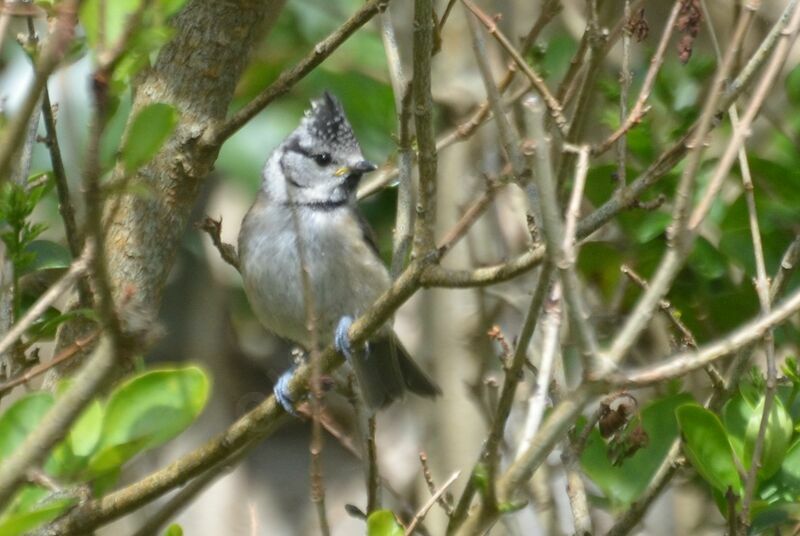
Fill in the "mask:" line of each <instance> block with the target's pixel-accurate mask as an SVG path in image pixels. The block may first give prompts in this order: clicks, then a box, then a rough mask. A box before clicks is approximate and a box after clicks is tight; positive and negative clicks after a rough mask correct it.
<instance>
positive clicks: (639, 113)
mask: <svg viewBox="0 0 800 536" xmlns="http://www.w3.org/2000/svg"><path fill="white" fill-rule="evenodd" d="M683 2H684V0H676V1H675V4H674V5H673V6H672V11H670V13H669V17H668V18H667V22H666V24H665V25H664V31H663V33H662V34H661V40H660V41H659V42H658V46H657V47H656V51H655V53H654V54H653V57H652V58H651V59H650V68H649V69H648V70H647V74H646V75H645V77H644V83H642V89H640V90H639V97H638V98H637V99H636V104H634V105H633V109H631V112H630V113H629V114H628V115H627V117H626V118H625V120H624V121H623V123H622V125H620V127H619V128H618V129H617V130H615V131H614V132H613V133H612V134H611V135H610V136H609V137H608V138H606V139H605V140H604V141H603V142H602V143H600V144H599V145H597V146H595V147H593V148H592V154H593V155H601V154H603V153H604V152H606V151H608V150H609V149H610V148H611V147H612V146H613V145H614V144H615V143H616V142H617V140H619V139H620V138H621V137H622V136H624V135H625V134H626V133H627V132H628V131H629V130H630V129H631V128H632V127H634V126H635V125H636V124H637V123H639V121H641V119H642V117H643V116H644V114H645V113H647V111H648V107H647V100H648V99H649V98H650V93H651V92H652V91H653V86H654V85H655V82H656V77H657V75H658V71H660V70H661V65H662V64H663V63H664V55H665V53H666V51H667V45H668V44H669V40H670V37H672V31H673V29H674V28H675V21H677V20H678V13H679V12H680V10H681V6H682V5H683ZM626 6H627V4H626ZM625 76H626V75H625V74H623V80H625V79H626V78H625ZM627 76H630V75H627ZM623 87H625V88H627V86H626V85H623ZM623 95H624V93H623Z"/></svg>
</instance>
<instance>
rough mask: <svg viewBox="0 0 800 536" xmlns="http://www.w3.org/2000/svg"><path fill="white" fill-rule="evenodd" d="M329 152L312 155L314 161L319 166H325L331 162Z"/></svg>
mask: <svg viewBox="0 0 800 536" xmlns="http://www.w3.org/2000/svg"><path fill="white" fill-rule="evenodd" d="M331 160H332V159H331V154H330V153H320V154H315V155H314V162H316V163H317V165H320V166H327V165H328V164H330V163H331Z"/></svg>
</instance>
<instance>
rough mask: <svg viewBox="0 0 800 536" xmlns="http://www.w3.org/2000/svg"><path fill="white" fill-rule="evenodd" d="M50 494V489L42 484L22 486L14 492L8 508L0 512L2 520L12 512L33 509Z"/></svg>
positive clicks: (16, 512) (17, 512)
mask: <svg viewBox="0 0 800 536" xmlns="http://www.w3.org/2000/svg"><path fill="white" fill-rule="evenodd" d="M49 494H50V491H48V490H46V489H45V488H43V487H41V486H34V485H31V484H26V485H24V486H22V487H21V488H20V489H19V491H17V493H15V494H14V496H13V498H12V499H11V502H10V503H9V504H8V506H7V507H6V509H5V510H4V511H3V512H2V514H0V521H2V520H3V519H6V518H8V516H10V515H12V514H19V513H23V512H29V511H31V510H32V509H33V508H35V507H36V505H37V504H39V503H41V502H42V501H44V499H45V498H46V497H47V496H48V495H49Z"/></svg>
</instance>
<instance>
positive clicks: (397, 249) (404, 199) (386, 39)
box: [379, 9, 414, 277]
mask: <svg viewBox="0 0 800 536" xmlns="http://www.w3.org/2000/svg"><path fill="white" fill-rule="evenodd" d="M379 20H380V26H381V39H382V40H383V48H384V50H385V51H386V63H387V64H388V65H389V79H390V81H391V83H392V91H393V93H394V101H395V103H394V104H395V114H396V116H397V127H398V132H399V134H400V135H399V140H398V144H397V174H398V189H397V215H396V217H395V228H394V239H393V243H392V265H391V270H390V273H391V275H392V277H397V275H398V274H399V273H400V271H401V270H402V269H403V265H404V264H405V261H406V257H407V256H408V252H409V250H410V249H411V243H412V240H413V235H412V232H413V229H414V181H413V176H412V164H413V159H414V155H413V152H412V150H411V125H410V122H411V109H410V108H411V96H412V95H411V85H410V84H408V83H407V82H406V76H405V73H404V72H403V64H402V61H401V59H400V50H399V47H398V45H397V37H396V35H395V31H394V24H393V23H392V17H391V12H390V11H389V10H388V9H387V10H386V11H384V12H383V13H381V14H380V17H379Z"/></svg>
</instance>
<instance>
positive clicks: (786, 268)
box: [769, 235, 800, 302]
mask: <svg viewBox="0 0 800 536" xmlns="http://www.w3.org/2000/svg"><path fill="white" fill-rule="evenodd" d="M798 265H800V235H798V236H796V237H795V239H794V240H793V241H792V243H791V244H789V247H788V248H786V251H785V252H784V253H783V257H781V264H780V266H779V267H778V272H777V273H776V274H775V277H774V278H772V286H771V287H770V289H769V299H770V302H774V301H775V298H776V297H777V296H778V295H780V294H781V293H782V292H783V290H784V289H785V288H786V285H787V284H788V283H789V279H791V277H792V274H794V272H795V271H796V270H797V267H798Z"/></svg>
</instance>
